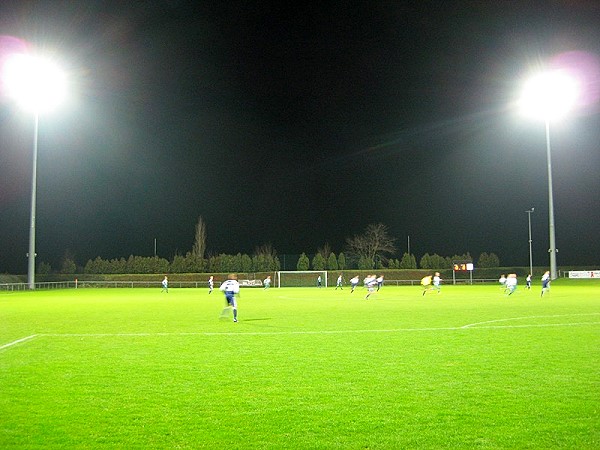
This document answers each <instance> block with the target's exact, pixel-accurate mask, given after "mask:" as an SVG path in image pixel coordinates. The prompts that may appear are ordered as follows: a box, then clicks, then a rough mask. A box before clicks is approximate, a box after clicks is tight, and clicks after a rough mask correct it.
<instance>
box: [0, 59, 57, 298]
mask: <svg viewBox="0 0 600 450" xmlns="http://www.w3.org/2000/svg"><path fill="white" fill-rule="evenodd" d="M2 81H3V83H4V87H5V89H6V93H7V94H8V96H10V97H11V98H13V99H14V100H15V101H16V102H17V103H18V104H19V105H20V106H22V107H24V108H25V109H26V110H28V111H30V112H32V113H33V116H34V126H33V170H32V175H31V210H30V227H29V252H28V254H27V258H28V267H27V283H28V286H29V289H32V290H33V289H35V256H36V255H35V213H36V193H37V154H38V128H39V117H40V114H42V113H46V112H49V111H50V110H51V109H53V108H54V107H56V106H57V105H58V104H59V103H60V102H61V101H62V100H63V99H64V96H65V92H66V89H65V88H66V78H65V74H64V73H63V72H62V71H61V70H60V69H59V68H58V66H57V65H56V64H54V63H53V62H52V61H51V60H49V59H45V58H41V57H37V56H34V55H31V54H25V53H18V54H14V55H10V56H9V57H7V58H6V60H5V62H4V65H3V67H2Z"/></svg>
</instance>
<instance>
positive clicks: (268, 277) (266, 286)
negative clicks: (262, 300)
mask: <svg viewBox="0 0 600 450" xmlns="http://www.w3.org/2000/svg"><path fill="white" fill-rule="evenodd" d="M263 285H264V286H265V289H269V288H270V287H271V275H267V278H265V279H264V280H263Z"/></svg>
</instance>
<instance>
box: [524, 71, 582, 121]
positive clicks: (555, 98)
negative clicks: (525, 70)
mask: <svg viewBox="0 0 600 450" xmlns="http://www.w3.org/2000/svg"><path fill="white" fill-rule="evenodd" d="M578 95H579V86H578V83H577V80H576V79H575V78H574V77H572V76H570V75H569V73H568V72H566V71H564V70H553V71H549V72H542V73H538V74H536V75H534V76H533V77H531V78H529V79H528V80H527V81H526V82H525V84H524V86H523V91H522V94H521V98H520V102H519V105H520V109H521V111H522V112H523V113H524V114H526V115H528V116H531V117H537V118H541V119H544V120H546V121H551V120H554V119H559V118H561V117H563V116H564V115H566V114H567V113H568V112H569V111H570V110H571V109H572V108H573V107H574V106H575V104H576V102H577V99H578Z"/></svg>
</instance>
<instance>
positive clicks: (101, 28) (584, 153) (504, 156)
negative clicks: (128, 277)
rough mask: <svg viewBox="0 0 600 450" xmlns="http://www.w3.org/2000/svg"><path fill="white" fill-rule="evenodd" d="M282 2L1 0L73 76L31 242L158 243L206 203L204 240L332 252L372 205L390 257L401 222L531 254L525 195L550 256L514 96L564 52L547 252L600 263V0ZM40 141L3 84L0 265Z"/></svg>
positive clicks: (532, 127) (534, 146)
mask: <svg viewBox="0 0 600 450" xmlns="http://www.w3.org/2000/svg"><path fill="white" fill-rule="evenodd" d="M286 3H288V2H268V1H265V2H254V1H244V2H240V1H231V2H230V1H225V2H222V1H216V2H203V1H189V2H188V1H182V0H181V1H178V0H164V1H139V2H123V1H80V2H74V1H60V0H54V1H26V0H19V1H9V0H4V1H2V2H1V3H0V35H3V36H15V37H18V38H20V39H23V40H24V41H27V42H29V43H31V45H32V46H33V47H35V48H36V49H38V50H40V51H44V52H47V53H51V54H53V55H55V57H57V58H58V59H59V60H60V61H61V62H62V63H63V64H64V65H65V68H66V70H67V71H68V73H69V77H70V80H71V82H72V85H73V93H72V98H71V101H70V102H68V103H67V104H65V105H63V106H62V108H61V109H60V110H59V111H57V112H55V113H53V114H52V115H48V116H43V117H42V118H41V120H40V133H39V140H38V142H39V157H38V197H37V227H36V230H37V253H38V262H40V261H45V262H49V263H51V264H52V265H53V266H54V267H57V266H58V264H59V262H60V260H61V258H62V257H63V256H64V255H65V251H67V250H69V252H70V253H72V254H73V255H75V259H76V261H77V263H78V264H81V265H83V264H85V262H86V261H87V260H88V259H90V258H92V259H93V258H94V257H96V256H101V257H103V258H106V259H111V258H118V257H125V258H126V257H128V256H129V255H130V254H134V255H148V256H150V255H152V254H153V253H154V240H155V239H156V240H157V250H158V254H159V256H163V257H166V258H168V259H170V258H171V257H172V256H173V255H174V254H176V253H181V254H185V252H187V251H189V250H190V249H191V247H192V245H193V242H194V227H195V224H196V222H197V220H198V217H199V216H202V217H203V219H204V221H205V223H206V225H207V246H208V251H209V253H212V254H215V253H221V252H225V253H237V252H242V253H249V254H251V253H252V252H253V250H254V249H255V248H256V247H257V246H260V245H263V244H267V243H270V244H272V246H273V247H274V248H275V249H276V251H277V252H278V253H279V254H298V253H301V252H306V253H314V252H315V251H316V250H317V248H318V247H322V246H323V245H324V244H326V243H328V244H329V245H330V246H331V248H332V250H333V251H334V252H336V253H339V252H340V251H343V250H344V244H345V240H346V238H347V237H350V236H352V235H355V234H360V233H361V232H362V231H363V230H364V229H365V227H366V226H367V225H368V224H371V223H379V222H381V223H383V224H385V225H387V226H388V228H389V232H390V234H391V235H392V236H394V237H396V238H397V239H398V242H397V244H398V248H399V252H398V255H397V257H401V254H402V252H404V251H405V250H406V244H407V236H410V243H411V252H412V253H414V254H416V256H417V258H420V257H421V256H422V255H423V254H424V253H425V252H429V253H438V254H440V255H443V256H451V255H453V254H455V253H458V254H462V253H465V252H467V251H468V252H470V253H471V254H472V255H473V256H475V257H478V256H479V254H480V253H481V252H484V251H485V252H494V253H496V254H498V256H499V257H500V260H501V262H502V263H504V264H507V265H513V264H514V265H516V264H518V265H528V262H529V259H528V258H529V257H528V254H529V253H528V222H527V214H526V212H525V211H526V210H528V209H530V208H531V207H535V212H534V213H533V214H532V227H533V229H532V233H533V248H534V264H536V265H543V264H548V256H547V253H546V252H547V248H548V206H547V205H548V180H547V163H546V141H545V130H544V124H543V122H540V121H535V120H530V119H525V118H523V117H521V116H519V114H518V113H517V111H516V110H515V108H514V101H515V99H516V97H517V96H518V90H519V87H520V84H521V82H522V79H523V77H524V75H525V74H526V73H527V72H529V71H531V70H533V69H535V68H537V67H540V65H542V64H546V63H549V62H550V61H556V58H557V55H563V57H562V59H563V60H567V61H569V63H570V64H572V63H573V61H575V62H578V61H583V62H582V63H580V64H579V66H578V68H579V69H581V68H585V76H586V78H585V79H584V80H585V88H586V89H587V92H588V97H586V102H585V104H583V105H581V106H580V107H579V108H578V110H577V111H576V112H573V113H572V114H571V115H570V116H569V117H568V118H567V119H565V120H562V121H561V122H559V123H556V124H552V125H551V144H552V165H553V177H554V180H553V181H554V201H555V217H556V239H557V247H558V249H559V254H558V264H559V267H560V266H561V265H564V264H592V265H594V264H595V265H597V266H600V239H598V229H599V226H598V224H599V223H600V203H599V201H598V192H600V114H599V109H600V108H599V106H598V102H597V98H596V101H594V99H593V98H592V97H590V95H592V94H594V92H595V93H596V94H598V92H599V89H600V73H599V72H600V69H599V66H600V62H599V61H600V59H599V58H600V4H599V3H598V2H596V1H592V0H590V1H585V0H580V1H538V2H536V1H533V2H516V1H495V2H492V1H490V2H486V1H443V2H441V1H415V2H400V1H398V2H392V1H389V2H377V1H364V2H351V1H338V2H314V3H312V2H290V3H292V4H295V3H298V5H296V6H289V5H286ZM525 5H526V6H525ZM2 39H3V40H2V41H0V44H1V43H2V42H4V43H5V44H6V42H9V41H8V40H7V39H6V37H4V38H2ZM6 49H7V46H6V45H4V47H3V48H2V49H0V51H2V52H3V53H2V54H0V56H3V55H5V54H6V51H7V50H6ZM569 52H578V53H569ZM565 53H566V56H564V54H565ZM573 55H575V56H573ZM584 63H585V64H584ZM594 89H595V91H594ZM32 140H33V119H32V117H31V116H28V115H27V114H25V113H23V112H22V111H19V110H18V109H17V108H16V106H15V105H14V104H12V103H10V102H9V101H7V100H6V99H4V98H3V99H2V100H1V101H0V214H1V216H0V272H16V273H25V272H26V270H27V260H26V257H25V254H26V252H27V248H28V236H29V209H30V187H31V166H32V160H31V158H32V156H31V155H32Z"/></svg>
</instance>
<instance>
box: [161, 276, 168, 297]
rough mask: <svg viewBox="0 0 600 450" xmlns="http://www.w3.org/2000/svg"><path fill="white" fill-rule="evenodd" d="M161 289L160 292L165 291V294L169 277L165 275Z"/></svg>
mask: <svg viewBox="0 0 600 450" xmlns="http://www.w3.org/2000/svg"><path fill="white" fill-rule="evenodd" d="M161 284H162V289H161V290H160V292H161V293H162V292H166V293H167V294H168V293H169V279H168V278H167V276H166V275H165V278H164V279H163V280H162V283H161Z"/></svg>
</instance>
